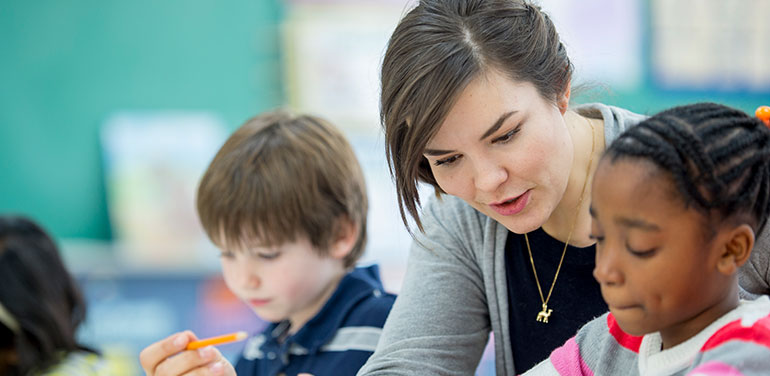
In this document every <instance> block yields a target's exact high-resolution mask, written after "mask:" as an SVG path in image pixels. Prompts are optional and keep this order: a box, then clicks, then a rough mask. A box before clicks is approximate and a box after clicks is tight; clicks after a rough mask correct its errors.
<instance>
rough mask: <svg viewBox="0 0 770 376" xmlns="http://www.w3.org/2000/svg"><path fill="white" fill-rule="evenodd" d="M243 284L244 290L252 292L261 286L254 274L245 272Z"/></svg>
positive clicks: (259, 280)
mask: <svg viewBox="0 0 770 376" xmlns="http://www.w3.org/2000/svg"><path fill="white" fill-rule="evenodd" d="M244 284H245V287H246V288H248V289H251V290H254V289H258V288H259V286H261V285H262V280H261V279H260V278H259V277H257V275H256V274H254V273H249V272H247V273H246V279H245V281H244Z"/></svg>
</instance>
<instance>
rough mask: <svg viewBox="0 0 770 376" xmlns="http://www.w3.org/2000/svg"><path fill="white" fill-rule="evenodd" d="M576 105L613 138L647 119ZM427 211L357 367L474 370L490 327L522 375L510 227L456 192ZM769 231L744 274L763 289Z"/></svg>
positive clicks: (502, 353)
mask: <svg viewBox="0 0 770 376" xmlns="http://www.w3.org/2000/svg"><path fill="white" fill-rule="evenodd" d="M576 110H577V111H578V112H579V113H581V114H583V115H586V116H591V117H600V118H603V119H604V131H605V140H606V143H607V145H609V144H610V143H611V142H612V141H613V140H614V139H615V138H617V136H618V135H619V134H620V133H621V132H623V131H624V130H625V129H627V128H628V127H630V126H632V125H635V124H637V123H638V122H640V121H641V120H642V119H644V116H642V115H637V114H634V113H631V112H629V111H626V110H623V109H620V108H616V107H610V106H605V105H601V104H589V105H584V106H580V107H578V108H576ZM420 218H421V221H422V224H423V228H424V233H420V232H417V233H416V234H415V241H414V242H413V244H412V248H411V250H410V254H409V260H408V264H407V270H406V275H405V277H404V282H403V285H402V288H401V292H400V293H399V296H398V298H397V299H396V302H395V304H394V306H393V309H392V310H391V312H390V315H389V316H388V319H387V321H386V322H385V327H384V329H383V333H382V336H381V337H380V341H379V344H378V345H377V349H376V350H375V353H374V355H372V357H371V358H369V361H368V362H367V363H366V364H365V365H364V366H363V367H362V368H361V370H360V371H359V372H358V375H472V374H473V372H474V371H475V369H476V367H477V365H478V363H479V360H480V359H481V355H482V352H483V351H484V347H485V345H486V343H487V340H488V338H489V333H490V331H492V332H494V334H495V335H494V343H495V368H496V372H497V375H515V374H516V373H515V371H514V370H515V368H514V364H513V355H512V354H513V352H512V349H511V340H510V330H509V325H508V324H509V322H508V292H507V289H508V287H507V284H506V269H505V241H506V239H507V236H508V229H507V228H505V227H504V226H502V225H500V224H499V223H498V222H496V221H495V220H493V219H491V218H489V217H487V216H485V215H483V214H481V213H479V212H478V211H476V210H475V209H473V208H472V207H471V206H469V205H468V204H466V203H465V202H464V201H462V200H461V199H459V198H457V197H454V196H449V195H443V196H441V198H435V197H431V198H430V199H429V200H428V201H427V202H426V204H425V206H424V208H423V212H422V215H421V217H420ZM763 235H765V236H760V239H759V241H758V246H759V245H760V243H761V244H764V245H765V246H760V247H759V249H757V248H755V252H754V254H753V255H752V260H751V261H752V262H750V264H749V265H748V266H747V267H745V268H744V269H743V271H745V273H744V274H742V275H741V279H740V281H741V284H742V286H743V287H744V288H746V289H747V290H749V291H751V292H752V293H756V294H761V293H767V292H768V291H770V289H768V283H767V281H768V263H769V260H768V259H769V258H770V254H769V253H770V252H768V250H767V249H768V248H770V247H767V246H766V245H767V244H768V242H770V235H766V234H763ZM757 251H761V252H757ZM754 256H756V257H754ZM518 371H519V372H520V373H521V372H524V371H526V370H518Z"/></svg>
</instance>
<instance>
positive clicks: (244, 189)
mask: <svg viewBox="0 0 770 376" xmlns="http://www.w3.org/2000/svg"><path fill="white" fill-rule="evenodd" d="M197 205H198V216H199V218H200V221H201V223H202V225H203V228H204V229H205V230H206V233H207V234H208V236H209V238H210V239H211V240H212V242H214V244H216V245H217V246H219V247H224V246H225V245H230V246H232V245H237V246H248V245H249V242H253V241H259V242H260V245H263V246H276V245H280V244H282V243H284V242H287V241H294V240H296V238H297V236H306V237H307V238H308V240H309V241H310V243H311V244H313V246H315V247H316V248H317V249H318V250H319V252H321V254H324V252H326V251H327V250H328V248H329V247H330V246H331V245H332V244H333V243H334V242H335V240H337V239H338V238H339V236H340V235H341V231H343V229H344V227H343V225H344V224H345V223H344V222H343V221H349V223H351V224H353V225H355V226H356V228H357V231H358V234H357V235H358V237H357V241H356V243H355V245H354V246H353V248H352V250H351V251H350V253H349V254H348V255H347V256H346V257H345V259H344V263H345V266H346V267H351V266H353V265H355V263H356V261H357V260H358V259H359V257H360V256H361V254H362V253H363V251H364V246H365V244H366V215H367V197H366V185H365V183H364V176H363V172H362V171H361V167H360V166H359V164H358V159H357V158H356V155H355V154H354V152H353V148H352V147H351V146H350V144H349V143H348V141H347V140H346V139H345V137H344V136H343V135H342V133H341V132H340V131H339V130H337V129H336V128H335V127H334V126H333V125H331V124H329V123H328V122H326V121H324V120H323V119H320V118H317V117H314V116H309V115H293V114H290V113H288V112H286V111H281V110H278V111H271V112H267V113H264V114H261V115H259V116H256V117H254V118H252V119H250V120H248V121H247V122H246V123H245V124H243V125H242V126H241V127H240V128H239V129H238V130H236V131H235V132H234V133H233V134H232V135H231V136H230V138H228V139H227V141H226V142H225V143H224V145H223V146H222V148H221V149H220V150H219V152H218V153H217V155H216V156H215V157H214V160H213V161H212V162H211V164H210V165H209V167H208V169H207V170H206V172H205V174H204V175H203V177H202V178H201V182H200V185H199V187H198V198H197Z"/></svg>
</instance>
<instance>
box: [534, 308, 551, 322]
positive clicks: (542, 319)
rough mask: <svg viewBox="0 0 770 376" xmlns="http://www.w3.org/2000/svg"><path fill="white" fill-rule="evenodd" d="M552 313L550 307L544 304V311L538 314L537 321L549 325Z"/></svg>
mask: <svg viewBox="0 0 770 376" xmlns="http://www.w3.org/2000/svg"><path fill="white" fill-rule="evenodd" d="M551 312H553V310H552V309H548V305H546V304H545V303H543V310H542V311H540V313H538V314H537V321H538V322H544V323H546V324H547V323H548V318H549V317H551Z"/></svg>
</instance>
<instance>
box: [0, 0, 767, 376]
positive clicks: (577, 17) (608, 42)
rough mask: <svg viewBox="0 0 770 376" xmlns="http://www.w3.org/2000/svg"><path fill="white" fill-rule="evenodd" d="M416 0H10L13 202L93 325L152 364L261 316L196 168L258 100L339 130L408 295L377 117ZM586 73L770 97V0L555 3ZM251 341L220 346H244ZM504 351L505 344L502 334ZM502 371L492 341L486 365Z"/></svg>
mask: <svg viewBox="0 0 770 376" xmlns="http://www.w3.org/2000/svg"><path fill="white" fill-rule="evenodd" d="M413 3H414V1H406V0H349V1H343V0H314V1H313V0H304V1H300V0H293V1H290V0H250V1H247V0H228V1H205V0H165V1H148V0H136V1H130V2H127V1H109V0H108V1H98V2H97V1H77V0H76V1H67V2H61V1H51V0H47V1H21V0H6V1H4V2H3V4H2V6H0V212H2V213H17V214H23V215H26V216H29V217H31V218H33V219H35V220H37V221H38V222H40V223H41V224H42V225H43V226H44V227H45V228H47V229H48V230H50V231H51V233H52V235H54V236H55V237H56V238H57V239H58V240H59V243H60V245H61V246H62V248H63V251H64V253H65V258H66V260H67V263H68V266H69V267H70V268H71V270H72V271H73V273H75V275H76V276H77V277H78V279H79V280H80V281H81V283H82V285H83V287H84V289H85V291H86V294H87V298H88V301H89V304H90V307H89V308H90V311H89V317H88V320H87V322H86V324H85V325H84V326H83V328H82V330H81V333H80V336H81V338H83V340H84V341H85V342H87V343H90V344H93V345H96V346H98V347H100V348H102V349H103V350H105V351H106V352H108V353H109V354H111V355H112V356H114V357H115V358H117V359H122V360H123V361H124V362H125V367H126V369H127V374H141V372H140V369H139V367H138V360H137V354H138V352H139V350H140V349H141V348H143V347H144V346H146V345H148V344H150V343H151V342H154V341H156V340H158V339H160V338H163V337H165V336H167V335H168V334H170V333H172V332H175V331H179V330H182V329H192V330H194V331H195V332H196V333H197V334H198V335H199V336H208V335H216V334H221V333H224V332H228V331H233V330H248V331H252V332H253V331H257V330H259V328H261V327H262V326H263V325H264V323H262V322H261V321H260V320H259V319H258V318H256V317H255V316H254V315H253V314H252V313H251V312H250V311H249V310H248V309H247V308H246V307H245V306H243V305H242V304H241V303H240V302H238V301H237V300H236V299H235V298H234V297H233V296H232V295H231V294H230V293H229V292H228V291H227V289H226V287H225V286H224V284H223V282H222V281H221V278H220V276H219V261H218V258H217V255H218V253H217V251H216V250H215V249H214V248H213V246H212V245H211V244H210V243H208V241H207V240H206V238H205V236H204V235H203V233H202V231H201V229H200V227H199V225H198V222H197V219H196V218H195V211H194V191H195V189H196V182H197V180H198V178H199V177H200V175H201V174H202V172H203V170H204V169H205V167H206V165H207V164H208V162H209V161H210V159H211V158H212V157H213V154H214V152H215V151H216V150H217V148H218V147H219V146H220V145H221V143H222V142H223V141H224V139H225V138H226V137H227V135H228V134H229V133H230V132H232V131H233V130H234V129H235V128H237V127H238V126H239V125H240V124H242V123H243V122H244V121H245V120H247V119H248V118H249V117H251V116H253V115H255V114H257V113H259V112H261V111H264V110H268V109H273V108H276V107H289V108H292V109H296V110H299V111H305V112H310V113H313V114H316V115H319V116H322V117H325V118H327V119H329V120H331V121H332V122H333V123H335V124H336V125H337V126H339V127H340V128H342V129H343V130H344V132H345V133H346V134H347V136H348V138H349V139H350V140H351V142H352V143H353V144H354V147H355V149H356V151H357V154H358V157H359V159H360V161H361V163H362V165H363V167H364V170H365V175H366V179H367V184H368V189H369V197H370V202H371V209H370V220H369V226H370V228H369V234H370V238H369V246H368V250H367V254H366V256H365V259H364V260H363V262H366V263H368V262H377V263H379V264H381V270H382V273H383V278H384V280H385V284H386V288H388V289H389V290H391V291H394V292H397V291H398V289H399V287H400V278H401V276H402V275H403V271H404V264H405V259H406V254H407V251H408V246H409V236H408V235H407V234H406V231H405V230H404V228H403V225H402V223H401V219H400V217H399V215H398V209H397V205H396V199H395V193H394V192H395V190H394V188H393V185H392V182H391V179H390V176H389V174H388V171H387V164H386V162H385V160H384V145H383V137H382V135H381V132H380V128H379V121H378V94H379V82H378V72H379V64H380V60H381V58H382V54H383V51H384V49H385V45H386V42H387V38H388V36H389V35H390V33H391V31H392V30H393V28H394V27H395V25H396V23H397V21H398V19H399V18H400V16H401V15H402V14H404V12H405V11H407V10H408V9H409V8H410V6H411V5H413ZM538 3H539V4H541V5H542V6H543V8H544V9H546V11H547V12H549V14H550V15H551V16H552V18H553V19H554V22H555V24H556V26H557V29H558V30H559V31H560V33H561V36H562V39H563V40H564V42H565V44H566V45H567V49H568V51H569V53H570V56H571V58H572V60H573V63H574V65H575V69H576V74H575V80H574V81H575V82H574V84H576V85H579V84H583V85H582V86H583V88H584V89H583V90H582V91H578V92H576V93H575V94H574V95H573V97H574V100H573V102H574V103H576V104H577V103H585V102H594V101H599V102H603V103H606V104H611V105H617V106H621V107H625V108H628V109H630V110H632V111H635V112H639V113H645V114H651V113H654V112H656V111H659V110H662V109H664V108H666V107H670V106H673V105H678V104H684V103H689V102H694V101H701V100H709V101H716V102H721V103H724V104H728V105H732V106H735V107H738V108H740V109H743V110H744V111H747V112H749V113H753V111H754V110H755V109H756V108H757V107H758V106H760V105H763V104H765V105H766V104H770V22H768V21H767V15H769V14H770V0H679V1H667V0H583V1H579V2H578V1H570V0H542V1H539V2H538ZM239 346H241V345H239V344H233V345H228V346H224V347H222V350H223V352H225V353H226V355H228V357H230V358H231V359H235V357H236V356H237V354H238V352H239V351H240V347H239ZM488 350H489V349H488ZM477 373H478V374H480V375H487V374H494V365H493V359H492V353H491V352H490V351H487V352H486V353H485V357H484V359H483V360H482V363H481V364H480V366H479V370H478V372H477Z"/></svg>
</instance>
